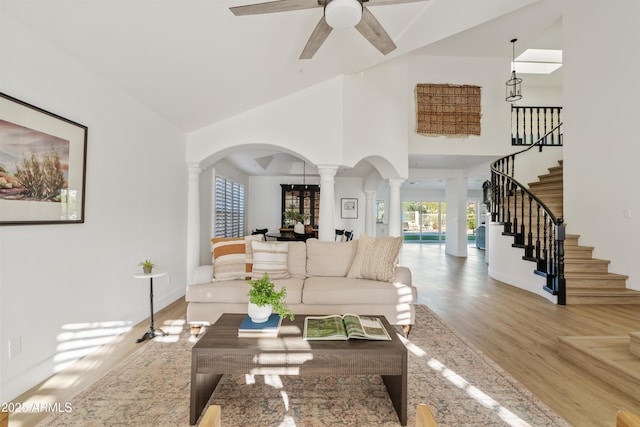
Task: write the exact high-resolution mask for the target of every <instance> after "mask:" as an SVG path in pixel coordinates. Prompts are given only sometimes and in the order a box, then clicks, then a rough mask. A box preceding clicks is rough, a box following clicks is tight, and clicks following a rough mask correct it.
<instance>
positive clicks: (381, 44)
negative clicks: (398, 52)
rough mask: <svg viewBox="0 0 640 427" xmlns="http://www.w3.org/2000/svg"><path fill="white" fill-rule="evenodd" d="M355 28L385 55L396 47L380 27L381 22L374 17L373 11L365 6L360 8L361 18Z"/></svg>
mask: <svg viewBox="0 0 640 427" xmlns="http://www.w3.org/2000/svg"><path fill="white" fill-rule="evenodd" d="M356 30H358V31H360V34H362V35H363V36H364V38H365V39H367V40H369V42H370V43H371V44H372V45H374V46H375V48H376V49H378V50H379V51H380V52H382V54H383V55H386V54H387V53H389V52H391V51H392V50H394V49H395V48H396V45H395V43H394V42H393V40H391V37H390V36H389V34H387V32H386V31H385V29H384V28H383V27H382V24H380V22H379V21H378V20H377V19H376V17H375V16H373V13H371V12H370V11H369V9H367V8H366V7H363V8H362V19H361V20H360V22H359V23H358V25H356Z"/></svg>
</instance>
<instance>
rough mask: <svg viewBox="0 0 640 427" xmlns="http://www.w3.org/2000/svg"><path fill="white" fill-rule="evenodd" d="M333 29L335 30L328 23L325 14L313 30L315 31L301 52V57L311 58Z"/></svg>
mask: <svg viewBox="0 0 640 427" xmlns="http://www.w3.org/2000/svg"><path fill="white" fill-rule="evenodd" d="M331 30H333V28H331V27H330V26H329V24H327V21H326V20H325V19H324V16H323V17H322V18H321V19H320V21H319V22H318V25H316V28H315V29H314V30H313V33H311V36H310V37H309V40H307V44H306V45H305V47H304V49H303V50H302V53H301V54H300V59H311V58H312V57H313V55H315V53H316V52H317V51H318V49H320V46H322V43H324V41H325V40H326V39H327V37H329V33H331Z"/></svg>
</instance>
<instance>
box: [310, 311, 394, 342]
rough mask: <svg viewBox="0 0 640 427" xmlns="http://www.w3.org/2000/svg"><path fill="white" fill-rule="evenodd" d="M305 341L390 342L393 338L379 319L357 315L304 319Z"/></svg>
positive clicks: (335, 315) (334, 315)
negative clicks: (354, 340)
mask: <svg viewBox="0 0 640 427" xmlns="http://www.w3.org/2000/svg"><path fill="white" fill-rule="evenodd" d="M303 338H304V339H305V340H348V339H352V338H356V339H364V340H383V341H390V340H391V337H390V336H389V333H388V332H387V330H386V329H385V328H384V325H383V324H382V322H381V321H380V319H378V318H377V317H369V316H358V315H357V314H344V315H339V314H331V315H328V316H307V317H306V318H305V319H304V333H303Z"/></svg>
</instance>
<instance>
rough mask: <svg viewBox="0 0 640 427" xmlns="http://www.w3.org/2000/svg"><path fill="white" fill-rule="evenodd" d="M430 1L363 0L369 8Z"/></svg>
mask: <svg viewBox="0 0 640 427" xmlns="http://www.w3.org/2000/svg"><path fill="white" fill-rule="evenodd" d="M423 1H428V0H362V2H363V4H364V3H366V5H367V6H388V5H390V4H402V3H417V2H423Z"/></svg>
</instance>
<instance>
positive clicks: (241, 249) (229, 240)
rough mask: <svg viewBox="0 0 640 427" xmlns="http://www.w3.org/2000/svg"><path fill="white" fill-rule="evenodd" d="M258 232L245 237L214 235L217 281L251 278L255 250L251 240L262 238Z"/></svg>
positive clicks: (214, 270) (213, 246) (214, 269)
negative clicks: (253, 250)
mask: <svg viewBox="0 0 640 427" xmlns="http://www.w3.org/2000/svg"><path fill="white" fill-rule="evenodd" d="M263 238H264V236H263V235H262V234H258V235H255V236H245V237H214V238H213V239H211V244H212V249H213V275H214V277H215V279H216V280H217V281H220V282H221V281H225V280H247V279H250V278H251V270H252V262H253V252H252V248H251V242H252V241H254V240H262V239H263Z"/></svg>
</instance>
